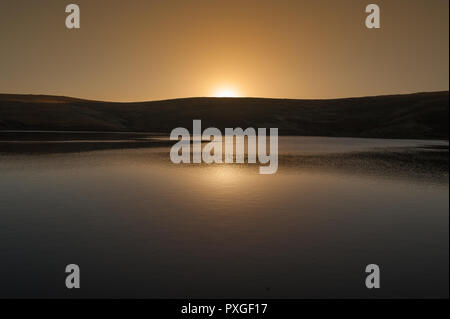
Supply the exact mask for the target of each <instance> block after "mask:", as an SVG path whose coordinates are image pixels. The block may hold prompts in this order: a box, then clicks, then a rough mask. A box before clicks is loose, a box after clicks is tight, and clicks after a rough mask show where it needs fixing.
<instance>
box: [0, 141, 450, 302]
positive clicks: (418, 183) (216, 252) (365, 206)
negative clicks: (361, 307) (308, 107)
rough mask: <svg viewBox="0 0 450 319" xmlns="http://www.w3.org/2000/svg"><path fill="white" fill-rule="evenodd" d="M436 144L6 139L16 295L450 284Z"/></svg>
mask: <svg viewBox="0 0 450 319" xmlns="http://www.w3.org/2000/svg"><path fill="white" fill-rule="evenodd" d="M425 144H426V145H431V144H434V145H448V143H447V142H438V141H436V142H432V141H431V142H430V141H426V142H424V141H414V140H409V141H406V140H372V139H343V138H303V137H286V138H281V139H280V167H279V171H278V172H277V173H276V174H275V175H259V174H258V169H257V168H258V165H237V164H227V165H225V164H224V165H204V164H202V165H186V164H185V165H174V164H171V163H170V160H169V155H168V148H166V147H158V148H141V149H127V150H101V151H91V152H79V153H63V154H51V153H48V152H47V153H45V154H28V155H27V154H2V155H0V176H1V179H0V225H1V226H0V255H1V260H0V283H1V284H0V296H1V297H18V296H22V297H72V296H74V297H190V298H197V297H235V298H237V297H255V298H256V297H258V298H259V297H262V298H266V297H267V298H280V297H287V298H316V297H325V298H329V297H339V298H343V297H448V280H449V278H448V266H449V261H448V249H449V247H448V244H449V242H448V236H449V233H448V227H449V226H448V225H449V219H448V210H449V188H448V172H445V171H446V170H443V169H442V167H441V168H439V167H438V168H435V167H434V166H429V165H428V164H429V163H428V162H427V160H425V161H424V160H423V159H421V158H420V157H417V160H416V155H415V153H414V151H411V147H418V146H422V145H425ZM388 150H389V151H388ZM392 150H395V151H396V152H406V153H404V154H406V155H404V156H405V158H406V159H407V161H406V162H403V161H404V158H403V157H402V155H398V154H397V153H395V154H397V155H395V156H387V157H386V156H385V155H384V154H388V153H389V152H391V151H392ZM361 151H364V152H369V153H355V152H361ZM370 152H374V153H370ZM408 152H412V153H408ZM428 152H437V151H436V150H429V151H428ZM361 154H366V156H363V155H361ZM367 154H369V155H367ZM373 154H379V155H373ZM402 154H403V153H402ZM445 154H446V155H444V156H447V160H448V150H447V151H446V153H445ZM409 159H411V160H409ZM430 163H431V162H430ZM430 165H431V164H430ZM447 169H448V164H447ZM70 263H75V264H78V265H79V266H80V268H81V289H79V290H76V291H74V290H71V291H69V290H67V289H66V288H65V284H64V281H65V276H66V274H65V273H64V270H65V266H66V265H67V264H70ZM371 263H375V264H378V265H379V266H380V268H381V289H379V290H368V289H367V288H366V287H365V276H366V274H365V272H364V270H365V266H366V265H367V264H371Z"/></svg>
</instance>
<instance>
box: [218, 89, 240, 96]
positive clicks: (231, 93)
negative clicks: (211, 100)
mask: <svg viewBox="0 0 450 319" xmlns="http://www.w3.org/2000/svg"><path fill="white" fill-rule="evenodd" d="M212 95H213V96H215V97H238V96H239V92H238V91H237V90H236V89H235V88H232V87H220V88H217V89H216V90H214V92H213V94H212Z"/></svg>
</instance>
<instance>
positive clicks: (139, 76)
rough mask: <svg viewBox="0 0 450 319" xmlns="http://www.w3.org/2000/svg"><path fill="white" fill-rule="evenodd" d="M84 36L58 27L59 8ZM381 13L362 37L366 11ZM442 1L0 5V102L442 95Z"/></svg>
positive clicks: (15, 1) (56, 0)
mask: <svg viewBox="0 0 450 319" xmlns="http://www.w3.org/2000/svg"><path fill="white" fill-rule="evenodd" d="M69 3H76V4H78V5H79V6H80V9H81V29H79V30H69V29H66V27H65V18H66V16H67V14H66V13H65V6H66V5H67V4H69ZM369 3H377V4H378V5H379V6H380V8H381V29H378V30H376V29H371V30H369V29H367V28H366V27H365V24H364V20H365V17H366V15H367V14H366V13H365V6H366V5H367V4H369ZM448 10H449V1H448V0H391V1H380V0H376V1H372V2H371V1H369V0H366V1H360V0H339V1H336V0H315V1H312V0H310V1H301V0H290V1H289V0H257V1H256V0H239V1H238V0H182V1H175V0H164V1H163V0H157V1H156V0H155V1H144V0H128V1H123V0H108V1H106V0H95V1H93V0H73V1H61V0H40V1H35V0H32V1H31V0H30V1H24V0H0V41H1V42H0V43H1V50H0V93H33V94H52V95H66V96H74V97H80V98H88V99H99V100H109V101H143V100H155V99H167V98H178V97H191V96H218V95H219V96H220V95H224V96H228V95H229V96H257V97H282V98H334V97H349V96H365V95H380V94H391V93H410V92H417V91H437V90H448V88H449V71H448V68H449V31H448V27H449V16H448Z"/></svg>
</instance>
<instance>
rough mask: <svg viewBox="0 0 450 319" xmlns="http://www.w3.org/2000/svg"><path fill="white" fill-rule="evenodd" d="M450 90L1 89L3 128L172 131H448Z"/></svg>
mask: <svg viewBox="0 0 450 319" xmlns="http://www.w3.org/2000/svg"><path fill="white" fill-rule="evenodd" d="M448 110H449V92H448V91H444V92H429V93H415V94H404V95H386V96H374V97H360V98H345V99H332V100H294V99H266V98H185V99H174V100H164V101H152V102H139V103H116V102H101V101H90V100H82V99H75V98H69V97H58V96H44V95H12V94H0V130H62V131H70V130H74V131H77V130H83V131H128V132H164V133H166V132H167V133H168V132H170V131H171V130H172V129H173V128H175V127H178V126H182V127H186V128H188V129H189V130H191V127H192V120H193V119H201V120H202V125H203V128H206V127H208V126H214V127H217V128H219V129H224V128H225V127H243V128H246V127H254V128H257V127H278V128H279V132H280V134H284V135H306V136H351V137H381V138H425V139H431V138H436V139H448Z"/></svg>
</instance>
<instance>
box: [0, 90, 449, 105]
mask: <svg viewBox="0 0 450 319" xmlns="http://www.w3.org/2000/svg"><path fill="white" fill-rule="evenodd" d="M430 93H449V90H448V89H447V90H438V91H416V92H411V93H386V94H376V95H359V96H348V97H334V98H284V97H260V96H235V97H225V96H188V97H175V98H166V99H155V100H141V101H133V100H129V101H112V100H101V99H90V98H82V97H75V96H69V95H57V94H40V93H3V92H0V96H6V95H16V96H35V97H53V98H65V99H72V100H82V101H90V102H103V103H118V104H127V103H151V102H163V101H176V100H190V99H222V100H238V99H261V100H295V101H332V100H346V99H359V98H371V97H388V96H402V95H414V94H430Z"/></svg>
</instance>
